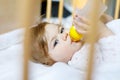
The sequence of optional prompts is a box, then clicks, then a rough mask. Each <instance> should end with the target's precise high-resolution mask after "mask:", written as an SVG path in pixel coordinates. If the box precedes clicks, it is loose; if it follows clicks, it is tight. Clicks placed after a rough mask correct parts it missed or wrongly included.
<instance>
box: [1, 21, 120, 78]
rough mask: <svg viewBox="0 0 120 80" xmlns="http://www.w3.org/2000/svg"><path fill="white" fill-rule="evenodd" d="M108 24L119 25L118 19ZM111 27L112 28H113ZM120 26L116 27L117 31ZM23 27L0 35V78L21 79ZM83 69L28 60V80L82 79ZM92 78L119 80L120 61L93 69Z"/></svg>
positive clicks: (83, 75) (83, 76)
mask: <svg viewBox="0 0 120 80" xmlns="http://www.w3.org/2000/svg"><path fill="white" fill-rule="evenodd" d="M108 25H110V26H114V28H116V27H118V26H117V25H119V27H120V20H114V21H112V22H111V23H109V24H108ZM114 28H112V29H114ZM119 31H120V28H119V29H117V32H119ZM23 33H24V30H23V29H18V30H14V31H11V32H8V33H5V34H2V35H0V80H10V79H11V80H22V79H23V78H22V77H23V65H22V64H23V43H22V41H23ZM84 79H85V71H84V70H78V69H76V68H74V67H73V66H69V65H67V64H65V63H61V62H57V63H55V64H54V65H53V66H51V67H48V66H44V65H42V64H37V63H33V62H31V61H29V80H84ZM93 79H94V80H119V79H120V63H119V62H116V63H115V62H111V63H103V64H102V65H101V66H98V68H97V69H96V70H95V72H94V74H93Z"/></svg>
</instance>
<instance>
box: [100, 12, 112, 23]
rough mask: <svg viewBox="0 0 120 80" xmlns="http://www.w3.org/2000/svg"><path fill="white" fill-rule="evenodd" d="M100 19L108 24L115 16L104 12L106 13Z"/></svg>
mask: <svg viewBox="0 0 120 80" xmlns="http://www.w3.org/2000/svg"><path fill="white" fill-rule="evenodd" d="M100 20H101V21H102V22H103V23H104V24H106V23H108V22H110V21H112V20H113V17H112V16H110V15H108V14H106V13H104V14H103V15H102V16H101V17H100Z"/></svg>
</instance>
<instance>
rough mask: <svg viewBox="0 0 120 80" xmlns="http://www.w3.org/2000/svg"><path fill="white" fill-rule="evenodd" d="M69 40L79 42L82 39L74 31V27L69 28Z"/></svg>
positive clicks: (81, 36) (80, 35)
mask: <svg viewBox="0 0 120 80" xmlns="http://www.w3.org/2000/svg"><path fill="white" fill-rule="evenodd" d="M69 35H70V38H71V39H72V41H80V40H81V39H82V38H83V35H82V34H79V33H78V32H77V31H76V30H75V27H74V26H71V28H70V32H69Z"/></svg>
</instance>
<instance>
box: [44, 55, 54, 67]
mask: <svg viewBox="0 0 120 80" xmlns="http://www.w3.org/2000/svg"><path fill="white" fill-rule="evenodd" d="M54 63H55V61H54V60H52V59H51V58H50V57H46V58H44V62H43V64H45V65H49V66H51V65H53V64H54Z"/></svg>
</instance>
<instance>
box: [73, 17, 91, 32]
mask: <svg viewBox="0 0 120 80" xmlns="http://www.w3.org/2000/svg"><path fill="white" fill-rule="evenodd" d="M73 24H74V26H75V28H76V30H77V32H78V33H80V34H86V33H87V32H88V28H89V25H90V24H89V21H88V19H87V18H85V17H82V16H80V15H75V16H74V18H73Z"/></svg>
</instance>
